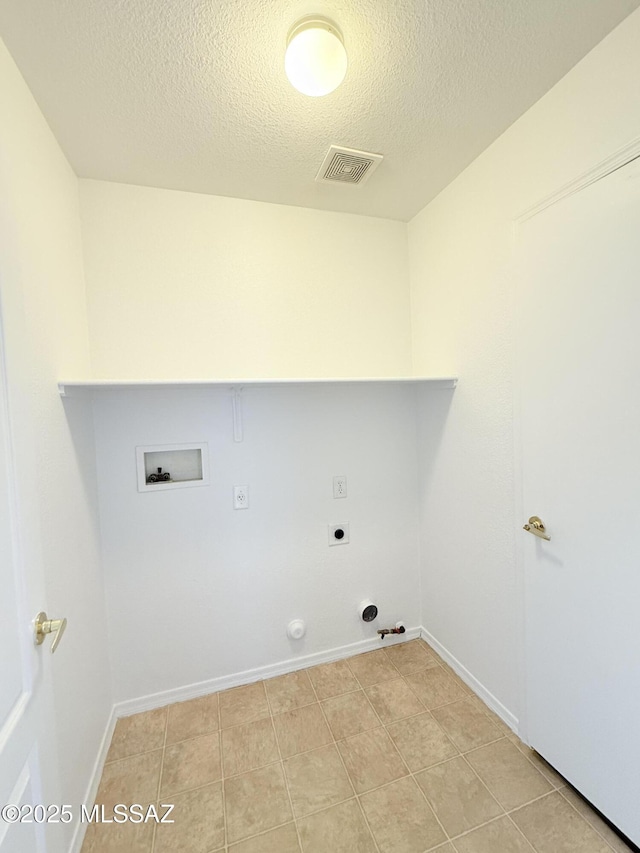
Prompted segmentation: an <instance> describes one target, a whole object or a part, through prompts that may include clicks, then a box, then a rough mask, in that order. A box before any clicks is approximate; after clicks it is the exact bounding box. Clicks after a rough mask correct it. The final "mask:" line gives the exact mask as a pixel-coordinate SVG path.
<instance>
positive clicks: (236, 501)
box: [233, 486, 249, 509]
mask: <svg viewBox="0 0 640 853" xmlns="http://www.w3.org/2000/svg"><path fill="white" fill-rule="evenodd" d="M233 508H234V509H249V486H234V487H233Z"/></svg>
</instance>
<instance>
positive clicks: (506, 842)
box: [455, 817, 534, 853]
mask: <svg viewBox="0 0 640 853" xmlns="http://www.w3.org/2000/svg"><path fill="white" fill-rule="evenodd" d="M455 844H456V847H457V848H458V853H534V850H533V847H532V846H531V845H530V844H529V842H528V841H527V840H526V839H525V838H524V836H523V835H522V833H521V832H520V831H519V830H518V829H517V827H515V826H514V825H513V823H512V822H511V821H510V820H509V818H508V817H501V818H498V820H494V821H492V822H491V823H488V824H487V825H486V826H481V827H480V828H479V829H474V830H473V831H472V832H470V833H469V834H468V835H463V836H462V838H456V841H455Z"/></svg>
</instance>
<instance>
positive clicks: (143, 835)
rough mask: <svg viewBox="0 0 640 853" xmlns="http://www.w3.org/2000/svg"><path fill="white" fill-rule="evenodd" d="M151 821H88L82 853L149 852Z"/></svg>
mask: <svg viewBox="0 0 640 853" xmlns="http://www.w3.org/2000/svg"><path fill="white" fill-rule="evenodd" d="M152 844H153V824H152V823H120V824H118V823H90V824H89V825H88V826H87V832H86V835H85V837H84V843H83V845H82V853H124V851H126V853H151V845H152Z"/></svg>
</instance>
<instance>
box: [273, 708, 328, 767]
mask: <svg viewBox="0 0 640 853" xmlns="http://www.w3.org/2000/svg"><path fill="white" fill-rule="evenodd" d="M273 724H274V726H275V729H276V735H277V737H278V743H279V744H280V751H281V752H282V757H283V758H289V757H290V756H292V755H296V754H297V753H299V752H307V751H308V750H310V749H316V748H317V747H319V746H324V745H325V744H328V743H331V742H332V741H333V737H332V736H331V732H330V731H329V729H328V727H327V724H326V723H325V721H324V717H323V715H322V711H321V710H320V705H318V703H316V704H315V705H307V706H306V707H305V708H296V709H295V710H294V711H287V713H286V714H278V716H277V717H274V718H273Z"/></svg>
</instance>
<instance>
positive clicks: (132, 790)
mask: <svg viewBox="0 0 640 853" xmlns="http://www.w3.org/2000/svg"><path fill="white" fill-rule="evenodd" d="M161 763H162V750H161V749H157V750H155V751H154V752H145V753H142V755H134V756H131V757H130V758H122V759H120V760H119V761H112V762H111V763H110V764H105V766H104V771H103V773H102V779H101V780H100V785H99V787H98V793H97V795H96V803H100V804H101V805H104V806H105V814H107V813H108V812H110V810H111V809H112V808H113V806H114V805H115V804H116V803H140V804H141V805H143V806H147V805H149V804H150V803H155V802H156V800H157V798H158V782H159V781H160V766H161Z"/></svg>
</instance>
